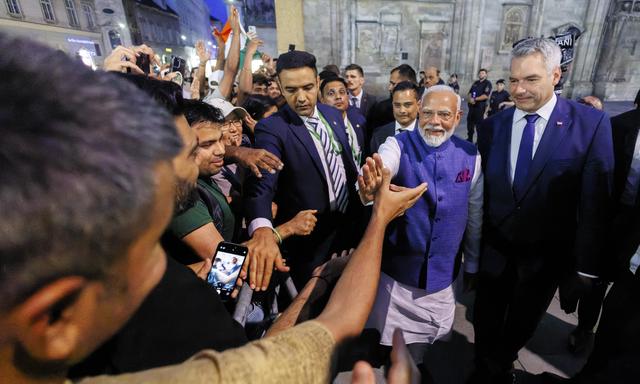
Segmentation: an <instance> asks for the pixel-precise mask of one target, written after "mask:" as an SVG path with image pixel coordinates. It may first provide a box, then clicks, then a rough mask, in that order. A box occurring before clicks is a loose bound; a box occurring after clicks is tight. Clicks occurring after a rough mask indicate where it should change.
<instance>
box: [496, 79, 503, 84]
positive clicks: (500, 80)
mask: <svg viewBox="0 0 640 384" xmlns="http://www.w3.org/2000/svg"><path fill="white" fill-rule="evenodd" d="M496 84H504V79H499V80H498V81H496Z"/></svg>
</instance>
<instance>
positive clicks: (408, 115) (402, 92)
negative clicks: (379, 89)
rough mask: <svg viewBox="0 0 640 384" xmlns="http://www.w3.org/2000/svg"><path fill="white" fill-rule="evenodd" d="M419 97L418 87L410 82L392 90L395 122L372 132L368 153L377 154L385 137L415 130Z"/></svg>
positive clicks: (402, 82) (402, 83)
mask: <svg viewBox="0 0 640 384" xmlns="http://www.w3.org/2000/svg"><path fill="white" fill-rule="evenodd" d="M419 97H420V96H419V92H418V86H417V85H416V84H415V83H413V82H411V81H401V82H399V83H398V84H397V85H396V86H395V87H394V88H393V91H392V92H391V98H392V106H393V117H394V118H395V121H393V122H391V123H389V124H386V125H383V126H381V127H377V128H376V129H374V130H373V134H372V137H371V144H370V151H371V152H370V153H375V152H378V148H379V147H380V145H382V143H384V142H385V140H387V137H389V136H395V135H397V134H398V133H400V132H403V131H413V130H414V129H416V127H417V126H418V109H419V106H420V100H419Z"/></svg>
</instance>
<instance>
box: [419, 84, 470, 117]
mask: <svg viewBox="0 0 640 384" xmlns="http://www.w3.org/2000/svg"><path fill="white" fill-rule="evenodd" d="M432 92H451V93H452V94H453V95H454V96H455V97H456V101H457V103H458V109H457V111H460V110H461V106H462V99H461V98H460V95H458V94H457V93H456V91H454V90H453V88H451V87H450V86H448V85H444V84H440V85H433V86H431V87H429V88H427V89H425V90H424V93H423V94H422V99H421V100H420V102H421V104H423V105H424V99H425V98H426V97H427V95H428V94H430V93H432ZM457 111H456V112H457Z"/></svg>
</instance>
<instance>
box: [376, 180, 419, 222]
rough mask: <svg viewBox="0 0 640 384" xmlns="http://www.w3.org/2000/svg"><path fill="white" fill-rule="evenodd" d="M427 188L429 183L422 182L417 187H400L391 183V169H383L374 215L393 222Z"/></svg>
mask: <svg viewBox="0 0 640 384" xmlns="http://www.w3.org/2000/svg"><path fill="white" fill-rule="evenodd" d="M426 190H427V184H426V183H422V184H420V185H418V186H417V187H415V188H406V187H400V186H397V185H393V184H391V171H389V169H388V168H383V169H382V184H381V185H380V187H379V188H378V190H377V191H376V194H375V202H374V204H373V216H377V217H378V218H380V219H382V220H383V221H385V222H386V223H389V222H391V220H393V219H395V218H396V217H398V216H401V215H403V214H404V212H405V211H406V210H407V209H409V208H411V207H412V206H413V205H414V204H415V203H416V202H417V201H418V199H419V198H420V197H421V196H422V194H423V193H425V191H426Z"/></svg>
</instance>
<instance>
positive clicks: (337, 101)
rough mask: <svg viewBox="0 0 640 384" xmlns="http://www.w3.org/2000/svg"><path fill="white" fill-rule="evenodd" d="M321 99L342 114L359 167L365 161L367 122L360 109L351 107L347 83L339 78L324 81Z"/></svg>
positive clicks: (321, 88) (321, 86)
mask: <svg viewBox="0 0 640 384" xmlns="http://www.w3.org/2000/svg"><path fill="white" fill-rule="evenodd" d="M320 98H321V101H322V103H323V104H326V105H329V106H332V107H334V108H336V109H338V110H339V111H340V112H342V117H343V119H344V126H345V129H346V130H347V138H348V139H349V145H350V146H351V152H352V155H353V161H354V162H355V163H356V165H357V166H358V167H359V166H360V165H362V161H363V152H364V151H363V150H364V129H365V127H366V120H365V118H364V116H363V115H362V113H361V112H360V110H359V109H358V108H356V107H354V106H353V105H349V100H348V99H349V93H348V92H347V82H346V81H345V80H344V79H343V78H342V77H339V76H334V77H329V78H326V79H324V80H322V82H321V83H320Z"/></svg>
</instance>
